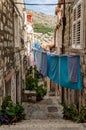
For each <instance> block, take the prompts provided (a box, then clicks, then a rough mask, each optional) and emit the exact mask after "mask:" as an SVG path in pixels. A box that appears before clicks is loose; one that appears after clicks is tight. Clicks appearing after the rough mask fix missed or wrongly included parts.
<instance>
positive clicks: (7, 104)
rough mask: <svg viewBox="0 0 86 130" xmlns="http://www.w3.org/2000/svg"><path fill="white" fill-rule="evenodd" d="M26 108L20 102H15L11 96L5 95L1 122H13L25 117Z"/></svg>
mask: <svg viewBox="0 0 86 130" xmlns="http://www.w3.org/2000/svg"><path fill="white" fill-rule="evenodd" d="M24 117H25V114H24V108H23V106H22V105H20V104H16V105H14V104H13V101H12V100H11V98H10V97H5V98H4V100H3V102H2V105H1V109H0V122H1V124H2V123H12V122H15V121H20V120H22V119H24Z"/></svg>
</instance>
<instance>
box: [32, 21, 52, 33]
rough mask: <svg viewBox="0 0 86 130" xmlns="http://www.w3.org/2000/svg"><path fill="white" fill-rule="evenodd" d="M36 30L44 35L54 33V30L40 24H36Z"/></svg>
mask: <svg viewBox="0 0 86 130" xmlns="http://www.w3.org/2000/svg"><path fill="white" fill-rule="evenodd" d="M34 30H35V32H39V33H43V34H45V33H48V32H53V31H54V29H53V28H50V27H48V26H44V25H42V24H40V23H39V24H34Z"/></svg>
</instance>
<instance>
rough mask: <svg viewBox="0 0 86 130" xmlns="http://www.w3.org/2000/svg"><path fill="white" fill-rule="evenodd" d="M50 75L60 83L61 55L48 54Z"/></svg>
mask: <svg viewBox="0 0 86 130" xmlns="http://www.w3.org/2000/svg"><path fill="white" fill-rule="evenodd" d="M48 77H49V78H50V79H51V80H52V81H54V82H55V83H57V84H59V56H57V55H53V54H52V55H49V54H48Z"/></svg>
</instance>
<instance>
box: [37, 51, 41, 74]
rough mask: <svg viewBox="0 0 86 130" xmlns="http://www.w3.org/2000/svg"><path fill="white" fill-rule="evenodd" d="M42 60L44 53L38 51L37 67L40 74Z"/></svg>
mask: <svg viewBox="0 0 86 130" xmlns="http://www.w3.org/2000/svg"><path fill="white" fill-rule="evenodd" d="M41 60H42V52H40V51H37V59H36V66H37V70H38V71H39V72H40V71H41Z"/></svg>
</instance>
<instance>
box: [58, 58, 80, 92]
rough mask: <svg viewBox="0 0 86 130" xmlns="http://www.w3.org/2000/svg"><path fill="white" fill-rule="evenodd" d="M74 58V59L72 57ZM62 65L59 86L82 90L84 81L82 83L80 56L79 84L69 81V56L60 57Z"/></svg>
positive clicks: (78, 64) (78, 65)
mask: <svg viewBox="0 0 86 130" xmlns="http://www.w3.org/2000/svg"><path fill="white" fill-rule="evenodd" d="M72 58H73V57H72ZM59 65H60V68H59V69H60V75H59V76H60V77H59V84H60V86H62V87H65V88H71V89H75V90H81V89H82V81H81V73H80V56H78V57H77V68H78V69H77V71H78V72H77V73H78V74H77V82H71V81H69V74H68V68H69V67H70V66H68V56H60V59H59Z"/></svg>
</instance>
